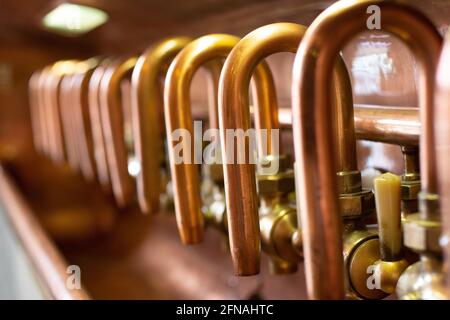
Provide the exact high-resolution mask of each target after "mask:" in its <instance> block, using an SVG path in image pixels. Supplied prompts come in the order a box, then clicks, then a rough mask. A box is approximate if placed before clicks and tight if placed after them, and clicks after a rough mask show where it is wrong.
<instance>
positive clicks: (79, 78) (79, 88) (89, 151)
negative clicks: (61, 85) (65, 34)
mask: <svg viewBox="0 0 450 320" xmlns="http://www.w3.org/2000/svg"><path fill="white" fill-rule="evenodd" d="M96 65H97V61H96V59H90V60H86V61H82V62H80V63H78V66H77V71H76V73H75V74H74V75H73V77H74V80H73V81H74V82H73V87H72V90H73V93H74V101H73V105H74V114H73V116H74V120H75V126H76V131H77V135H78V137H79V144H80V152H81V162H80V169H81V172H82V174H83V176H84V177H85V179H86V180H88V181H93V180H95V178H96V176H97V170H96V166H95V154H94V153H95V150H94V143H93V135H92V128H91V123H90V117H89V101H88V98H89V92H88V90H89V82H90V79H91V76H92V74H93V71H94V68H95V67H96Z"/></svg>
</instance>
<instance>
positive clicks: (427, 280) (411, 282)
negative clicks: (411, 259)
mask: <svg viewBox="0 0 450 320" xmlns="http://www.w3.org/2000/svg"><path fill="white" fill-rule="evenodd" d="M396 293H397V296H398V297H399V299H402V300H448V299H449V298H450V297H449V295H448V293H447V291H446V288H445V273H444V272H443V269H442V261H441V260H440V259H437V258H436V257H432V256H427V255H423V256H422V257H421V260H420V261H418V262H416V263H414V264H412V265H411V266H409V267H408V268H407V269H406V270H405V271H404V272H403V274H402V275H401V277H400V279H399V280H398V283H397V288H396Z"/></svg>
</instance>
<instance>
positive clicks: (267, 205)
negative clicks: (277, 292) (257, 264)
mask: <svg viewBox="0 0 450 320" xmlns="http://www.w3.org/2000/svg"><path fill="white" fill-rule="evenodd" d="M273 161H278V167H279V170H278V172H277V173H276V174H272V175H265V174H259V175H258V193H259V196H260V203H261V205H260V210H259V215H260V218H259V226H260V232H261V247H262V249H263V251H264V252H265V253H266V254H268V255H269V257H270V271H271V272H272V273H275V274H286V273H293V272H296V271H297V267H298V263H299V261H300V255H299V254H298V251H297V249H296V248H295V247H294V244H293V242H292V241H293V239H294V234H298V233H296V230H297V211H296V209H295V207H294V206H292V205H291V204H290V202H289V198H288V195H289V194H290V193H292V192H293V191H294V190H295V179H294V172H293V170H290V169H288V163H289V158H288V157H287V156H284V155H282V156H279V157H275V156H267V157H265V158H264V159H263V162H264V163H265V165H266V166H271V164H272V162H273Z"/></svg>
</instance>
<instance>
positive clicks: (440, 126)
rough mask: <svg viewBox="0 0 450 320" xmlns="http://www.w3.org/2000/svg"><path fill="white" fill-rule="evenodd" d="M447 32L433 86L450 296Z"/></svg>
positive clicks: (449, 39) (449, 53)
mask: <svg viewBox="0 0 450 320" xmlns="http://www.w3.org/2000/svg"><path fill="white" fill-rule="evenodd" d="M449 70H450V33H449V32H447V35H446V36H445V42H444V47H443V49H442V54H441V57H440V60H439V65H438V69H437V76H436V83H437V90H436V112H435V115H436V116H435V135H436V158H437V169H436V170H437V172H439V175H438V177H437V179H438V184H439V196H440V206H441V216H442V236H441V239H442V240H443V241H442V243H443V252H444V270H446V276H445V277H446V280H447V284H446V288H447V292H448V296H450V166H449V159H450V109H449V102H450V79H449V77H448V75H449Z"/></svg>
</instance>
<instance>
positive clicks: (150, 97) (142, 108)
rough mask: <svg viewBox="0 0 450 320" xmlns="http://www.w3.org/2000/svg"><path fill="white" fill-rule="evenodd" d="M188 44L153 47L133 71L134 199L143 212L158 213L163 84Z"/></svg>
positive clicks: (171, 40)
mask: <svg viewBox="0 0 450 320" xmlns="http://www.w3.org/2000/svg"><path fill="white" fill-rule="evenodd" d="M190 40H191V39H190V38H187V37H174V38H168V39H166V40H162V41H160V42H158V43H156V44H154V45H153V46H151V47H150V48H149V49H147V50H146V51H145V52H144V53H143V54H142V55H141V56H140V57H139V59H138V60H137V62H136V66H135V68H134V70H133V74H132V89H131V115H132V117H131V121H132V128H133V136H134V140H133V141H134V153H135V156H136V159H137V161H138V163H139V164H140V172H139V174H138V175H137V177H136V182H137V196H138V201H139V205H140V208H141V210H142V211H143V212H157V210H158V209H159V200H160V193H161V176H160V170H161V164H162V163H163V161H164V155H163V152H164V142H163V141H164V134H165V130H164V126H163V125H162V124H163V123H164V116H163V113H164V101H163V89H162V81H163V78H164V76H165V73H166V70H167V68H168V66H169V64H170V62H171V61H172V60H173V58H174V57H175V56H176V54H177V53H178V52H180V50H181V49H183V48H184V47H185V46H186V45H187V44H188V43H189V42H190Z"/></svg>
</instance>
